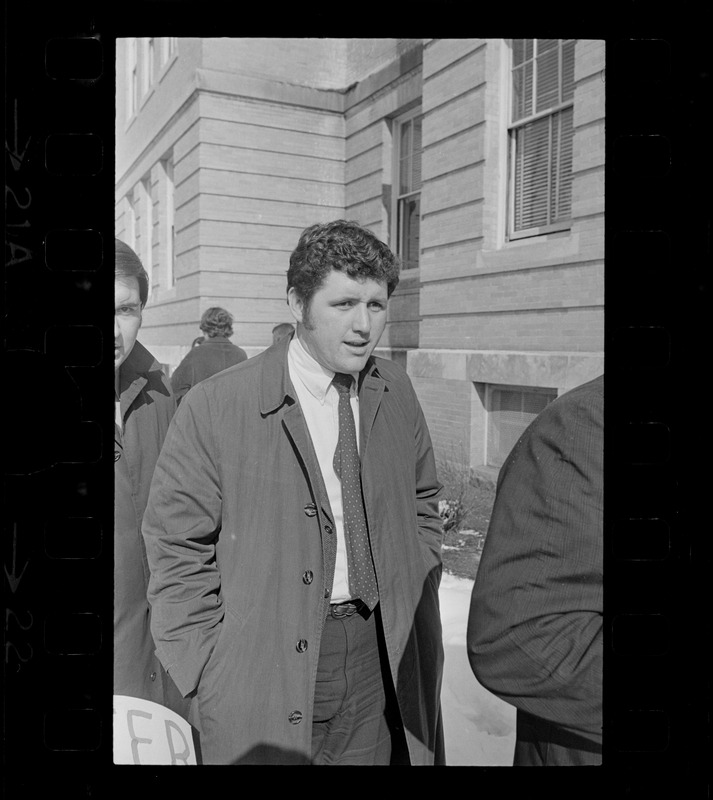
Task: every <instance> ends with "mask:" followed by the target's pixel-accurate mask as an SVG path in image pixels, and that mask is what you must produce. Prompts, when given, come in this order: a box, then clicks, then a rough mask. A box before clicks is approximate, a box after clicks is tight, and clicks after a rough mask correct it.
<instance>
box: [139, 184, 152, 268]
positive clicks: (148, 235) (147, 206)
mask: <svg viewBox="0 0 713 800" xmlns="http://www.w3.org/2000/svg"><path fill="white" fill-rule="evenodd" d="M141 190H142V192H141V193H142V195H143V196H142V198H141V200H142V217H143V225H142V226H141V228H142V230H141V241H142V244H143V247H142V251H143V253H142V256H143V257H142V259H141V260H142V262H143V265H144V269H145V270H146V272H147V273H148V275H149V281H150V279H151V274H152V265H153V201H152V199H151V176H147V177H146V178H144V179H143V180H142V181H141Z"/></svg>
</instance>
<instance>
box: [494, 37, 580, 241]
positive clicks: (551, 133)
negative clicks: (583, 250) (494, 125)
mask: <svg viewBox="0 0 713 800" xmlns="http://www.w3.org/2000/svg"><path fill="white" fill-rule="evenodd" d="M574 44H575V40H574V39H513V40H512V72H511V78H512V103H511V124H510V128H509V137H510V207H509V235H510V238H511V239H512V238H521V237H524V236H536V235H539V234H542V233H548V232H550V231H554V230H562V229H565V228H568V227H569V223H570V218H571V213H572V139H573V128H572V113H573V108H572V107H573V99H574Z"/></svg>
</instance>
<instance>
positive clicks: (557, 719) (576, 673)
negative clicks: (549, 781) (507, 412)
mask: <svg viewBox="0 0 713 800" xmlns="http://www.w3.org/2000/svg"><path fill="white" fill-rule="evenodd" d="M603 437H604V378H603V376H600V377H599V378H596V379H595V380H593V381H590V382H588V383H586V384H583V385H582V386H579V387H577V388H575V389H572V390H571V391H569V392H567V393H565V394H563V395H562V396H561V397H558V398H557V399H556V400H555V401H553V402H552V403H550V405H549V406H547V408H545V410H544V411H542V412H541V413H540V415H539V416H538V417H536V418H535V420H534V421H533V422H532V424H531V425H530V426H529V427H528V429H527V430H526V431H525V433H524V434H523V435H522V437H521V438H520V439H519V441H518V442H517V444H516V445H515V447H514V448H513V450H512V452H511V453H510V455H509V456H508V458H507V459H506V461H505V464H504V465H503V467H502V469H501V471H500V475H499V476H498V487H497V493H496V498H495V504H494V506H493V513H492V516H491V520H490V526H489V528H488V534H487V537H486V541H485V547H484V548H483V555H482V558H481V561H480V565H479V566H478V573H477V575H476V579H475V585H474V586H473V594H472V598H471V606H470V615H469V618H468V635H467V642H468V656H469V658H470V663H471V666H472V668H473V671H474V673H475V675H476V677H477V678H478V681H479V682H480V683H481V684H482V685H483V686H485V688H486V689H489V690H490V691H491V692H493V694H496V695H498V696H499V697H501V698H502V699H503V700H506V701H507V702H508V703H511V704H512V705H514V706H515V707H516V708H517V734H516V743H515V760H514V764H515V766H566V765H597V764H600V763H601V746H602V658H603V644H602V637H603V625H602V612H603V582H602V562H603V548H604V541H603V477H604V476H603V449H604V448H603Z"/></svg>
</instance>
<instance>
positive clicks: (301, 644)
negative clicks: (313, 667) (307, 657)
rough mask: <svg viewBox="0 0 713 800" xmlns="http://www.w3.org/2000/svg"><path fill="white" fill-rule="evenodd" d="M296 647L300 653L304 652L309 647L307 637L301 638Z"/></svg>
mask: <svg viewBox="0 0 713 800" xmlns="http://www.w3.org/2000/svg"><path fill="white" fill-rule="evenodd" d="M295 649H296V650H297V652H298V653H304V651H305V650H306V649H307V639H300V640H299V642H297V644H296V646H295Z"/></svg>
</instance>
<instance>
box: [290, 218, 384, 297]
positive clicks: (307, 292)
mask: <svg viewBox="0 0 713 800" xmlns="http://www.w3.org/2000/svg"><path fill="white" fill-rule="evenodd" d="M333 269H336V270H339V271H340V272H344V273H345V274H347V275H348V276H349V277H350V278H370V279H371V280H374V281H385V282H386V287H387V291H388V296H389V297H390V296H391V293H392V292H393V291H394V289H395V288H396V287H397V285H398V283H399V269H400V265H399V260H398V258H397V257H396V256H395V255H394V254H393V253H392V252H391V250H389V248H388V247H387V246H386V245H385V244H384V243H383V242H382V241H380V240H379V239H377V237H376V236H375V235H374V234H373V233H372V232H371V231H370V230H368V229H367V228H363V227H362V226H361V225H359V223H358V222H353V221H347V220H344V219H337V220H334V221H333V222H327V223H320V224H317V225H311V226H310V227H309V228H305V229H304V230H303V231H302V235H301V236H300V240H299V242H298V243H297V247H295V249H294V250H293V252H292V255H291V256H290V268H289V269H288V270H287V291H289V290H290V289H291V288H294V290H295V292H296V293H297V296H298V297H299V298H300V299H301V300H302V302H303V303H304V304H305V306H306V307H309V304H310V301H311V299H312V297H313V295H314V293H315V292H316V291H317V290H318V289H319V287H320V286H321V285H322V284H323V283H324V281H325V279H326V278H327V275H329V273H330V272H331V271H332V270H333Z"/></svg>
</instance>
